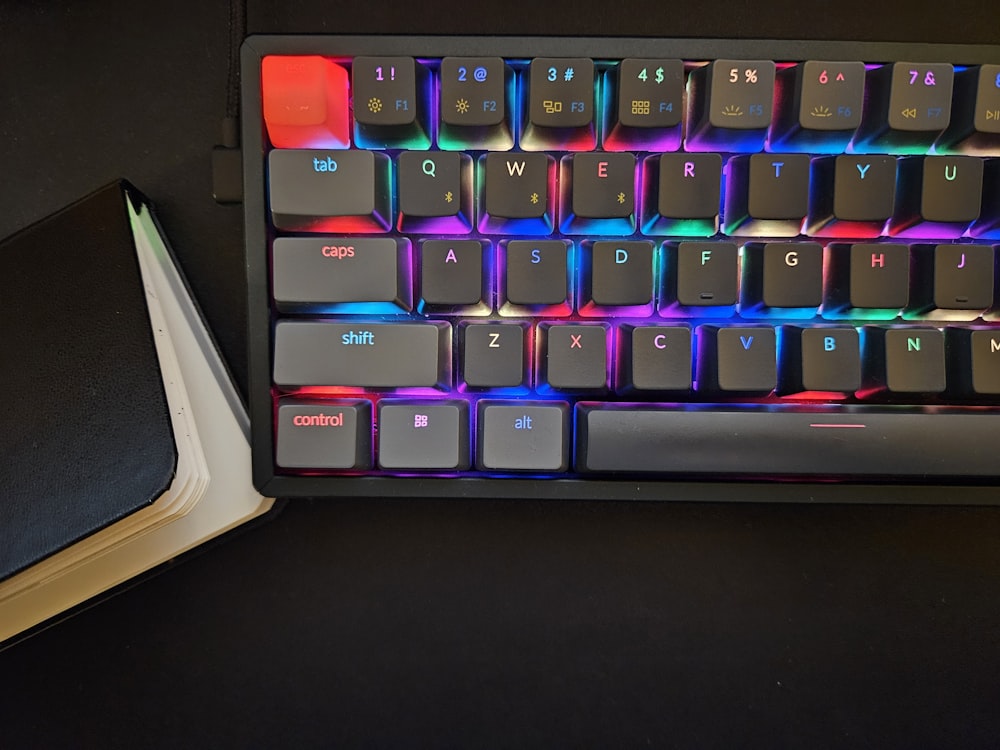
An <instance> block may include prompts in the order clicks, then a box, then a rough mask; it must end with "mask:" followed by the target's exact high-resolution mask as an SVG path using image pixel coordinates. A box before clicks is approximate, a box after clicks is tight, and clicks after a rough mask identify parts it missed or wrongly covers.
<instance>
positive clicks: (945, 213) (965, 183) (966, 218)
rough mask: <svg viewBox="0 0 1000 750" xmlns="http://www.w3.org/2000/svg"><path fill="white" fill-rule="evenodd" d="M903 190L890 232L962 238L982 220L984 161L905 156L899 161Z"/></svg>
mask: <svg viewBox="0 0 1000 750" xmlns="http://www.w3.org/2000/svg"><path fill="white" fill-rule="evenodd" d="M899 176H900V185H901V189H900V191H899V192H898V193H897V194H896V207H895V211H894V214H893V218H892V221H891V222H890V225H889V233H890V234H893V235H898V236H902V237H907V236H920V235H921V234H924V236H926V230H927V229H928V226H927V225H931V226H932V227H933V230H934V235H935V236H938V237H959V236H961V235H962V233H963V232H964V231H965V229H966V227H968V225H969V224H970V223H971V222H973V221H975V220H976V219H977V218H979V209H980V206H981V203H982V197H983V160H982V159H980V158H979V157H977V156H928V157H924V158H921V157H905V158H902V159H900V160H899Z"/></svg>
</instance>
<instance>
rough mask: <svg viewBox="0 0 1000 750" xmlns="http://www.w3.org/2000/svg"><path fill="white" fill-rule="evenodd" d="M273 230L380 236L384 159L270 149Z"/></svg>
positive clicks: (385, 216) (385, 212) (385, 211)
mask: <svg viewBox="0 0 1000 750" xmlns="http://www.w3.org/2000/svg"><path fill="white" fill-rule="evenodd" d="M267 163H268V192H269V195H270V204H271V220H272V221H273V222H274V226H275V227H276V228H278V229H288V230H294V231H314V232H323V231H327V232H330V231H332V232H384V231H386V230H388V229H389V227H390V226H391V216H392V214H391V202H392V201H391V199H392V196H391V193H390V188H389V157H388V156H386V155H385V154H375V153H372V152H371V151H312V150H300V149H275V150H274V151H272V152H271V153H270V154H269V155H268V159H267Z"/></svg>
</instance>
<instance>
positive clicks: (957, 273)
mask: <svg viewBox="0 0 1000 750" xmlns="http://www.w3.org/2000/svg"><path fill="white" fill-rule="evenodd" d="M993 255H994V253H993V247H992V246H990V245H918V246H917V247H916V248H914V261H915V271H916V273H915V276H916V279H915V282H914V298H913V304H912V308H913V312H914V313H917V314H927V313H930V314H932V315H933V316H934V317H936V318H946V319H948V320H975V319H976V318H977V317H979V315H980V313H982V312H983V311H985V310H986V309H987V308H989V307H992V305H993V281H994V277H995V263H994V258H993Z"/></svg>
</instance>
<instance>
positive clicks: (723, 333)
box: [695, 326, 778, 395]
mask: <svg viewBox="0 0 1000 750" xmlns="http://www.w3.org/2000/svg"><path fill="white" fill-rule="evenodd" d="M697 333H698V364H697V369H696V371H695V376H696V377H695V380H696V383H697V388H698V390H699V391H701V392H705V393H729V394H734V393H739V394H747V395H753V394H757V395H766V394H768V393H770V392H771V391H773V390H774V388H775V386H776V385H777V382H778V373H777V354H776V352H777V346H776V338H775V333H774V329H773V328H765V327H762V326H761V327H757V326H754V327H750V326H738V327H733V328H717V327H716V326H699V327H698V332H697Z"/></svg>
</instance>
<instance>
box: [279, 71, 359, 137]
mask: <svg viewBox="0 0 1000 750" xmlns="http://www.w3.org/2000/svg"><path fill="white" fill-rule="evenodd" d="M260 88H261V103H262V105H263V111H264V125H265V127H266V128H267V137H268V139H269V140H270V141H271V145H273V146H274V147H275V148H310V147H311V148H350V145H351V110H350V105H349V94H348V82H347V71H346V70H345V69H344V67H343V66H341V65H338V64H337V63H335V62H334V61H333V60H330V59H329V58H326V57H320V56H319V55H267V56H265V57H264V59H263V60H261V65H260Z"/></svg>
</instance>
